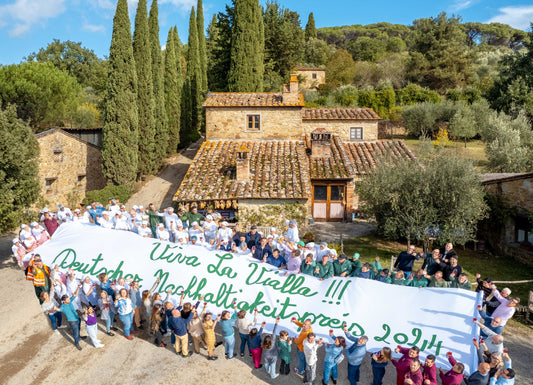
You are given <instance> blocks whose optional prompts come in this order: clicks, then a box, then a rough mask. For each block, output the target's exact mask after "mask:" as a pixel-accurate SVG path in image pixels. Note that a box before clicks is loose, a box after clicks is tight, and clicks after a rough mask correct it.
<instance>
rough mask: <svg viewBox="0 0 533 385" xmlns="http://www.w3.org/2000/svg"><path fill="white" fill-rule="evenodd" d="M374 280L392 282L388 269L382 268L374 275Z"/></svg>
mask: <svg viewBox="0 0 533 385" xmlns="http://www.w3.org/2000/svg"><path fill="white" fill-rule="evenodd" d="M376 281H378V282H383V283H388V284H392V278H391V276H390V271H389V269H383V270H381V271H380V272H379V274H378V275H377V276H376Z"/></svg>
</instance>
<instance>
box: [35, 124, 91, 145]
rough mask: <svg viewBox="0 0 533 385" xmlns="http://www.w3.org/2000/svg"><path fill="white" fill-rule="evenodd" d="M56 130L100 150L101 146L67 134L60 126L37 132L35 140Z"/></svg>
mask: <svg viewBox="0 0 533 385" xmlns="http://www.w3.org/2000/svg"><path fill="white" fill-rule="evenodd" d="M56 131H57V132H58V133H59V134H63V135H65V136H67V137H69V138H71V139H75V140H77V141H78V142H81V143H83V144H86V145H88V146H92V147H94V148H97V149H98V150H101V148H100V147H98V146H97V145H96V144H92V143H90V142H87V141H86V140H83V139H80V138H78V137H77V136H76V135H73V134H69V133H68V132H65V131H64V130H62V129H61V128H58V127H56V128H52V129H51V130H47V131H43V132H40V133H38V134H35V138H37V140H38V139H39V138H42V137H44V136H48V135H50V134H53V133H55V132H56Z"/></svg>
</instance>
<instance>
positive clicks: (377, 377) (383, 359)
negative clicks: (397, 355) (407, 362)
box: [371, 348, 392, 385]
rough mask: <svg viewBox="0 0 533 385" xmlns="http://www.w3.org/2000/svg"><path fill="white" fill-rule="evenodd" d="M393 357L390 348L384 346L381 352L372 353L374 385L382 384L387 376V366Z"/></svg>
mask: <svg viewBox="0 0 533 385" xmlns="http://www.w3.org/2000/svg"><path fill="white" fill-rule="evenodd" d="M391 359H392V356H391V350H390V348H383V349H381V350H380V351H379V352H377V353H375V354H372V361H371V364H372V375H373V377H374V379H373V380H372V385H382V384H383V377H384V376H385V367H386V366H387V364H388V363H389V361H390V360H391Z"/></svg>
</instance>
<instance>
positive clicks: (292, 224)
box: [281, 214, 300, 243]
mask: <svg viewBox="0 0 533 385" xmlns="http://www.w3.org/2000/svg"><path fill="white" fill-rule="evenodd" d="M281 215H282V218H283V219H285V223H286V224H287V227H288V229H287V232H286V233H285V237H286V238H287V240H288V241H291V242H294V243H298V242H300V235H299V233H298V222H296V220H294V219H291V220H290V221H289V220H287V219H286V218H285V215H283V214H281Z"/></svg>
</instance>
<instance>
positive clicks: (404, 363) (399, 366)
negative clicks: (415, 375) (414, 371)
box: [391, 345, 420, 385]
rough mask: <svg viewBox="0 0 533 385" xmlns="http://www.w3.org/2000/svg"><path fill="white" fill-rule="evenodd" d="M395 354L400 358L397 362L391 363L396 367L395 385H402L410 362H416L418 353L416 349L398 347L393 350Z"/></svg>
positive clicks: (414, 347)
mask: <svg viewBox="0 0 533 385" xmlns="http://www.w3.org/2000/svg"><path fill="white" fill-rule="evenodd" d="M394 351H395V352H396V353H400V354H401V355H402V356H401V357H400V359H399V360H395V359H393V360H392V361H391V362H392V364H393V365H394V366H395V367H396V385H403V384H404V380H405V375H406V374H407V373H408V372H409V369H410V366H411V361H412V360H414V359H417V360H418V352H419V351H420V350H419V349H418V347H416V346H413V347H412V348H410V349H408V348H402V347H401V346H400V345H398V347H397V348H396V349H394Z"/></svg>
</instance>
